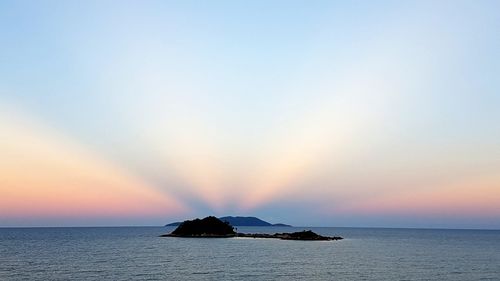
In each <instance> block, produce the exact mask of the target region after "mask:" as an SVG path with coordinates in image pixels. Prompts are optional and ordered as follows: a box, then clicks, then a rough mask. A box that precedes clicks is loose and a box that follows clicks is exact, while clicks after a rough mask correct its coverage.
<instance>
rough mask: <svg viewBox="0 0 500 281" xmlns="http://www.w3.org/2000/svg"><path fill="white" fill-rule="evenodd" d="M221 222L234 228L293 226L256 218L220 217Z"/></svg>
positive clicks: (178, 223)
mask: <svg viewBox="0 0 500 281" xmlns="http://www.w3.org/2000/svg"><path fill="white" fill-rule="evenodd" d="M219 219H220V220H221V221H224V222H228V223H229V224H230V225H232V226H291V225H289V224H284V223H274V224H272V223H269V222H267V221H264V220H262V219H259V218H256V217H242V216H225V217H219ZM181 223H182V222H180V221H178V222H173V223H169V224H167V225H165V226H179V225H180V224H181Z"/></svg>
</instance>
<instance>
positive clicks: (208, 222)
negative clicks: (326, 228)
mask: <svg viewBox="0 0 500 281" xmlns="http://www.w3.org/2000/svg"><path fill="white" fill-rule="evenodd" d="M160 237H190V238H229V237H247V238H276V239H282V240H311V241H328V240H341V239H343V238H342V237H338V236H335V237H329V236H322V235H319V234H317V233H314V232H312V231H311V230H303V231H299V232H292V233H275V234H265V233H238V232H236V231H235V229H234V227H233V226H232V225H231V224H230V223H229V222H227V221H222V220H221V219H218V218H216V217H214V216H208V217H206V218H204V219H198V218H197V219H194V220H186V221H184V222H182V223H180V224H179V226H178V227H177V228H176V229H175V230H174V231H172V232H171V233H169V234H163V235H160Z"/></svg>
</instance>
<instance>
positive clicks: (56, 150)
mask: <svg viewBox="0 0 500 281" xmlns="http://www.w3.org/2000/svg"><path fill="white" fill-rule="evenodd" d="M0 131H1V132H2V138H1V139H0V155H2V157H1V158H0V171H1V173H0V194H1V195H2V196H1V199H0V202H1V204H0V217H22V216H28V217H29V216H39V217H58V216H63V217H64V216H70V217H71V216H74V217H79V216H116V217H120V216H141V215H144V216H151V215H158V214H165V215H172V214H178V213H179V212H184V211H185V210H186V208H185V207H184V206H183V205H182V204H181V203H179V202H178V201H176V200H174V199H173V198H171V197H169V196H168V195H166V194H165V193H163V192H160V191H159V190H157V189H155V188H153V187H151V186H150V185H148V184H147V183H145V182H144V181H142V180H141V179H139V178H137V177H134V176H132V175H130V174H128V173H127V172H125V171H124V170H123V169H120V168H118V167H116V166H115V165H113V164H112V163H110V162H108V161H105V160H103V159H100V158H99V157H97V156H96V155H95V154H93V153H91V152H89V151H87V150H85V149H83V148H82V147H81V146H78V145H76V144H75V143H73V142H71V141H70V140H69V139H67V138H65V137H64V136H62V135H60V134H58V133H57V132H55V131H53V130H51V129H49V128H46V127H43V126H41V125H39V124H37V123H36V122H33V121H32V120H31V119H26V118H20V117H19V116H15V115H9V116H8V115H6V114H4V115H0Z"/></svg>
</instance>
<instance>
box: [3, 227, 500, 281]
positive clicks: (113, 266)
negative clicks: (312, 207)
mask: <svg viewBox="0 0 500 281" xmlns="http://www.w3.org/2000/svg"><path fill="white" fill-rule="evenodd" d="M172 229H173V228H165V227H117V228H111V227H110V228H107V227H106V228H0V280H2V281H3V280H500V231H488V230H484V231H483V230H424V229H377V228H307V229H312V230H313V231H315V232H317V233H319V234H323V235H329V236H335V235H340V236H343V237H345V238H346V239H345V240H341V241H321V242H318V241H284V240H275V239H252V238H229V239H224V238H218V239H216V238H213V239H196V238H172V237H168V238H159V237H158V235H160V234H162V233H165V232H170V231H171V230H172ZM303 229H304V228H281V227H239V231H240V232H252V233H253V232H267V233H274V232H283V231H286V232H291V231H299V230H303Z"/></svg>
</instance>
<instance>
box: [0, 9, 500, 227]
mask: <svg viewBox="0 0 500 281" xmlns="http://www.w3.org/2000/svg"><path fill="white" fill-rule="evenodd" d="M499 11H500V2H499V1H342V2H341V1H62V0H61V1H1V2H0V226H45V225H46V226H67V225H161V224H164V223H166V222H170V221H172V220H178V219H186V218H191V217H195V216H204V215H209V214H215V215H255V216H259V217H261V218H263V219H266V220H269V221H271V222H283V223H290V224H294V225H316V226H387V227H452V228H453V227H457V228H500V13H499Z"/></svg>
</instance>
